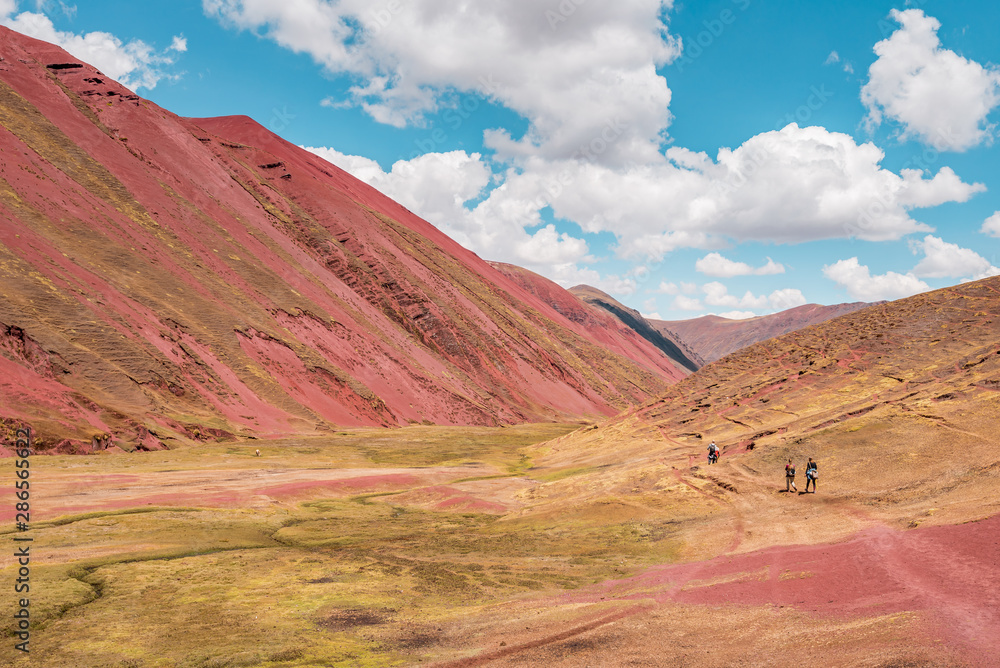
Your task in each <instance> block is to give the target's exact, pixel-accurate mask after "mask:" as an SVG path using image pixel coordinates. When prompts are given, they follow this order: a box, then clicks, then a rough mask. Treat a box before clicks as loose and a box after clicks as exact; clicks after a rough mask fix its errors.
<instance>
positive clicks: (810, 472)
mask: <svg viewBox="0 0 1000 668" xmlns="http://www.w3.org/2000/svg"><path fill="white" fill-rule="evenodd" d="M818 477H819V473H817V471H816V462H814V461H813V459H812V457H810V458H809V463H808V464H806V492H807V493H808V492H809V483H812V486H813V494H815V493H816V478H818Z"/></svg>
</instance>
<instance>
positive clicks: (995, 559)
mask: <svg viewBox="0 0 1000 668" xmlns="http://www.w3.org/2000/svg"><path fill="white" fill-rule="evenodd" d="M611 601H618V602H620V603H624V602H628V601H631V602H634V603H635V604H636V605H635V606H634V607H630V608H628V609H627V610H623V611H620V612H617V613H615V614H613V615H608V616H607V617H604V618H601V619H600V620H597V621H594V622H590V623H586V624H580V623H579V622H573V623H571V626H570V628H568V629H565V630H564V631H556V630H554V629H549V630H548V632H547V634H546V635H545V636H544V637H542V638H533V639H531V640H530V641H526V642H522V643H518V642H516V640H515V642H513V643H512V645H511V646H510V647H505V648H504V649H503V650H502V651H493V652H488V653H484V654H481V655H478V656H476V657H471V658H467V659H463V660H461V661H457V662H452V663H444V664H440V668H458V667H459V666H463V667H464V666H484V665H493V664H496V665H519V666H541V665H548V663H547V662H543V661H540V660H539V659H538V657H539V656H542V655H540V654H539V653H538V652H537V651H536V650H538V649H539V648H541V647H544V646H545V645H553V646H556V645H560V643H563V641H565V640H566V639H567V638H569V637H572V636H576V635H580V634H582V633H584V632H587V631H591V630H594V629H597V628H598V627H606V628H605V631H604V633H605V635H606V636H609V637H613V636H614V634H615V633H616V632H622V633H627V632H630V631H629V629H634V628H637V627H643V624H644V622H643V620H649V623H653V622H652V620H654V619H655V618H657V617H658V616H660V615H662V614H664V611H667V610H670V609H676V606H677V605H678V604H680V605H683V606H696V607H685V608H683V609H684V610H688V611H689V613H687V614H690V615H694V616H698V615H701V616H705V615H708V616H717V615H721V614H724V613H722V612H721V611H719V612H710V611H711V610H719V609H718V608H717V606H725V608H726V609H730V608H731V607H732V606H736V608H735V609H737V610H739V609H743V610H746V612H744V613H740V614H742V615H744V616H749V615H750V614H751V612H750V610H751V609H757V608H760V606H772V607H773V608H774V609H782V608H789V609H794V610H797V611H798V612H799V613H800V614H801V613H805V614H806V615H808V618H809V619H810V620H811V621H809V622H806V621H805V620H804V619H802V618H799V619H800V621H799V623H801V624H806V623H808V624H811V625H817V626H816V628H817V629H819V631H818V632H817V637H822V628H823V627H824V625H830V626H831V627H832V626H835V625H839V624H844V623H850V622H849V620H852V619H857V620H861V619H874V618H877V617H884V616H886V615H891V614H893V613H904V612H917V613H920V614H921V615H922V616H923V618H924V619H925V620H927V622H928V623H927V624H925V625H924V626H923V627H921V626H917V627H915V628H916V629H918V630H919V629H921V628H923V629H924V631H923V632H922V633H923V636H922V637H915V638H912V639H911V641H912V643H914V645H920V646H922V647H924V648H925V649H927V648H934V647H936V646H938V644H939V642H940V641H944V642H946V643H947V644H948V645H949V646H951V647H954V648H957V651H958V658H959V659H960V660H961V661H962V662H963V664H964V665H969V666H990V665H996V663H991V661H992V659H990V658H988V657H996V656H1000V516H994V517H992V518H989V519H986V520H982V521H979V522H972V523H968V524H963V525H957V526H941V527H930V528H922V529H914V530H910V531H897V530H893V529H890V528H887V527H874V528H871V529H867V530H865V531H862V532H861V533H859V534H858V535H856V536H855V537H853V538H852V539H850V540H848V541H844V542H841V543H832V544H822V545H807V546H790V547H775V548H769V549H767V550H761V551H758V552H752V553H745V554H740V555H731V554H730V555H723V556H720V557H717V558H715V559H711V560H708V561H703V562H694V563H688V564H678V565H671V566H661V567H656V568H652V569H650V570H648V571H646V572H645V573H642V574H640V575H638V576H635V577H632V578H627V579H624V580H615V581H608V582H603V583H600V584H597V585H594V586H592V587H590V588H588V589H586V590H584V591H581V592H578V593H575V594H571V595H565V596H561V597H558V598H557V599H555V600H552V601H550V602H549V605H551V606H552V607H556V606H580V605H583V606H586V605H607V604H608V602H611ZM650 601H653V602H655V605H652V606H650V605H648V602H650ZM640 602H643V603H645V605H640ZM702 606H712V607H710V608H704V607H702ZM845 620H847V621H845ZM621 623H624V624H625V626H622V625H621ZM911 632H913V631H911ZM918 632H919V631H918ZM560 646H565V645H564V644H563V645H560ZM650 646H651V647H652V646H655V643H654V642H653V641H651V642H650ZM631 649H632V650H633V652H634V650H635V649H636V648H634V647H633V648H631ZM552 651H554V650H552ZM552 651H550V652H549V654H552ZM928 651H930V650H928ZM519 655H521V656H520V658H518V657H519ZM649 656H650V662H649V663H647V664H646V665H681V663H677V664H671V663H669V662H668V663H662V661H661V663H656V661H660V660H662V659H664V657H662V656H660V655H658V654H655V653H654V652H652V651H651V650H650V654H649ZM654 656H655V657H656V661H654V660H652V659H653V657H654ZM581 658H582V657H581ZM828 658H829V657H828ZM602 661H605V659H601V658H598V655H597V654H594V653H591V654H589V655H588V656H587V659H586V662H583V663H578V664H575V663H572V662H570V663H567V664H559V665H617V664H611V663H602ZM765 664H766V662H765V663H761V664H759V665H765ZM629 665H638V664H629ZM683 665H726V664H720V663H713V662H712V661H710V660H708V659H707V658H704V657H703V658H702V659H701V660H695V661H685V662H683ZM747 665H750V664H747ZM753 665H758V664H753ZM766 665H771V664H766ZM852 665H853V664H852ZM915 665H916V664H915ZM920 665H924V664H920Z"/></svg>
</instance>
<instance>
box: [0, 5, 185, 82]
mask: <svg viewBox="0 0 1000 668" xmlns="http://www.w3.org/2000/svg"><path fill="white" fill-rule="evenodd" d="M3 1H4V0H0V3H2V2H3ZM15 10H16V3H13V2H9V0H8V2H7V6H6V7H5V6H4V5H2V4H0V17H2V20H0V23H3V25H5V26H7V27H8V28H10V29H11V30H15V31H17V32H19V33H21V34H24V35H27V36H28V37H34V38H35V39H40V40H43V41H46V42H50V43H52V44H56V45H57V46H60V47H62V48H63V49H65V50H66V51H68V52H69V53H70V54H71V55H73V56H76V57H77V58H79V59H80V60H82V61H84V62H87V63H90V64H91V65H93V66H94V67H96V68H97V69H98V70H100V71H101V72H102V73H104V74H106V75H107V76H109V77H111V78H112V79H115V80H116V81H118V82H119V83H121V84H122V85H123V86H126V87H127V88H131V89H132V90H138V89H140V88H146V89H150V90H152V89H153V88H155V87H156V84H157V83H158V82H159V81H160V80H161V79H163V78H168V77H170V76H172V75H170V74H169V73H167V72H166V71H165V68H166V67H167V66H168V65H171V64H173V62H174V61H173V58H172V57H170V56H168V55H166V53H167V51H169V50H170V49H167V50H166V51H164V52H162V53H159V52H157V51H156V50H155V49H154V48H153V47H152V46H150V45H149V44H146V43H145V42H143V41H142V40H139V39H133V40H131V41H128V42H123V41H122V40H120V39H118V38H117V37H115V36H114V35H112V34H111V33H107V32H89V33H86V34H83V35H78V34H76V33H72V32H65V31H62V30H56V27H55V25H53V23H52V20H51V19H50V18H49V17H48V16H46V15H45V14H38V13H35V12H21V13H20V14H17V15H16V16H12V13H13V11H15ZM5 13H6V14H5ZM177 39H178V38H176V37H175V38H174V44H173V45H172V47H171V48H174V47H176V46H177ZM181 39H183V38H181ZM184 46H185V48H186V46H187V43H186V42H184ZM174 50H177V51H181V50H182V49H176V48H174Z"/></svg>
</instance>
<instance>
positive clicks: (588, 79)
mask: <svg viewBox="0 0 1000 668" xmlns="http://www.w3.org/2000/svg"><path fill="white" fill-rule="evenodd" d="M0 20H2V21H3V23H5V24H6V25H9V26H11V27H13V28H15V29H17V30H20V31H21V32H26V33H28V34H31V35H33V36H36V37H39V38H41V39H46V40H48V41H54V42H57V43H60V44H61V45H63V46H64V47H65V48H67V49H68V50H69V51H71V52H72V53H74V54H75V55H76V56H78V57H80V58H83V59H86V60H88V61H89V62H92V63H93V64H95V65H97V66H98V67H99V68H101V69H102V71H104V72H105V74H108V75H109V76H114V77H116V78H118V79H119V80H121V81H123V82H124V83H126V85H129V86H132V87H133V88H135V89H136V90H137V92H139V93H140V94H141V95H143V96H145V97H147V98H149V99H151V100H153V101H155V102H157V103H158V104H160V105H161V106H163V107H165V108H167V109H169V110H171V111H173V112H175V113H178V114H181V115H184V116H194V117H199V116H217V115H227V114H246V115H248V116H251V117H253V118H254V119H256V120H257V121H259V122H260V123H261V124H263V125H265V126H266V127H268V128H270V129H271V130H273V131H275V132H277V133H278V134H280V135H282V136H283V137H285V138H286V139H288V140H290V141H292V142H295V143H297V144H299V145H302V146H305V147H309V148H310V149H311V150H314V151H315V152H317V153H318V154H320V155H322V156H324V157H326V158H327V159H329V160H331V161H332V162H334V163H335V164H337V165H339V166H341V167H343V168H345V169H347V170H349V171H351V172H352V173H354V174H355V175H356V176H358V177H359V178H362V179H364V180H365V181H367V182H369V183H371V184H372V185H374V186H376V187H378V188H379V189H381V190H382V191H383V192H386V193H387V194H389V195H390V196H392V197H394V198H396V199H397V200H399V201H401V202H402V203H403V204H405V205H406V206H408V207H409V208H410V209H412V210H414V211H415V212H417V213H419V214H421V215H423V216H424V217H425V218H427V219H428V220H430V221H431V222H432V223H434V224H435V225H437V226H439V227H440V228H442V229H443V230H444V231H445V232H447V233H448V234H450V235H452V236H453V237H455V238H456V239H457V240H458V241H460V242H461V243H463V244H465V245H466V246H467V247H469V248H471V249H472V250H474V251H476V252H477V253H478V254H479V255H480V256H482V257H485V258H487V259H496V260H502V261H506V262H512V263H515V264H519V265H522V266H526V267H528V268H530V269H533V270H535V271H538V272H539V273H541V274H543V275H545V276H548V277H550V278H552V279H554V280H557V281H559V282H560V283H562V284H563V285H566V286H567V287H568V286H570V285H574V284H577V283H589V284H591V285H595V286H597V287H599V288H601V289H604V290H606V291H608V292H610V293H611V294H613V295H614V296H616V297H617V298H619V299H620V300H621V301H623V302H624V303H626V304H629V305H630V306H633V307H635V308H638V309H640V310H641V311H642V312H643V313H646V314H650V315H655V316H660V317H662V318H664V319H684V318H691V317H696V316H699V315H703V314H706V313H717V314H723V315H728V316H730V317H747V316H749V315H752V314H757V315H760V314H765V313H770V312H774V311H776V310H781V309H784V308H788V307H791V306H796V305H799V304H804V303H807V302H818V303H826V304H831V303H838V302H843V301H856V300H865V301H870V300H876V299H894V298H899V297H904V296H908V295H910V294H914V293H917V292H921V291H924V290H928V289H933V288H938V287H943V286H947V285H953V284H956V283H959V282H961V281H963V280H969V279H973V278H977V277H982V276H987V275H994V274H996V273H998V272H1000V270H998V269H997V267H998V266H1000V258H998V251H1000V170H998V169H997V167H996V166H997V162H998V160H997V159H998V157H1000V155H998V151H1000V148H998V147H997V146H996V135H997V128H996V123H997V121H998V119H1000V112H998V111H997V107H998V106H1000V70H998V69H997V67H996V65H995V63H1000V42H997V40H996V39H995V34H996V30H997V28H998V26H1000V5H998V4H997V3H994V2H987V1H985V0H983V1H972V2H962V3H955V2H944V1H943V0H924V1H922V2H921V1H910V2H905V1H903V0H900V1H899V2H882V1H871V0H866V1H864V2H861V1H842V2H837V3H801V2H792V1H791V0H781V1H769V2H768V1H764V0H708V1H700V2H694V1H693V0H687V1H676V2H662V1H660V0H618V1H617V2H614V3H611V2H598V0H551V1H546V0H541V1H539V0H507V1H506V2H486V1H483V2H466V1H463V0H374V1H372V0H339V1H334V0H203V1H201V2H198V1H192V2H165V1H158V0H150V1H148V2H145V3H118V2H105V1H103V0H92V1H91V2H87V3H78V4H72V3H66V2H57V1H55V2H54V1H51V0H50V1H46V2H36V1H34V0H0Z"/></svg>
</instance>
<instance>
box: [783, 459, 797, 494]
mask: <svg viewBox="0 0 1000 668" xmlns="http://www.w3.org/2000/svg"><path fill="white" fill-rule="evenodd" d="M785 491H786V492H797V491H799V488H798V487H796V486H795V464H793V463H792V460H791V459H789V460H788V463H787V464H785Z"/></svg>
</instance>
